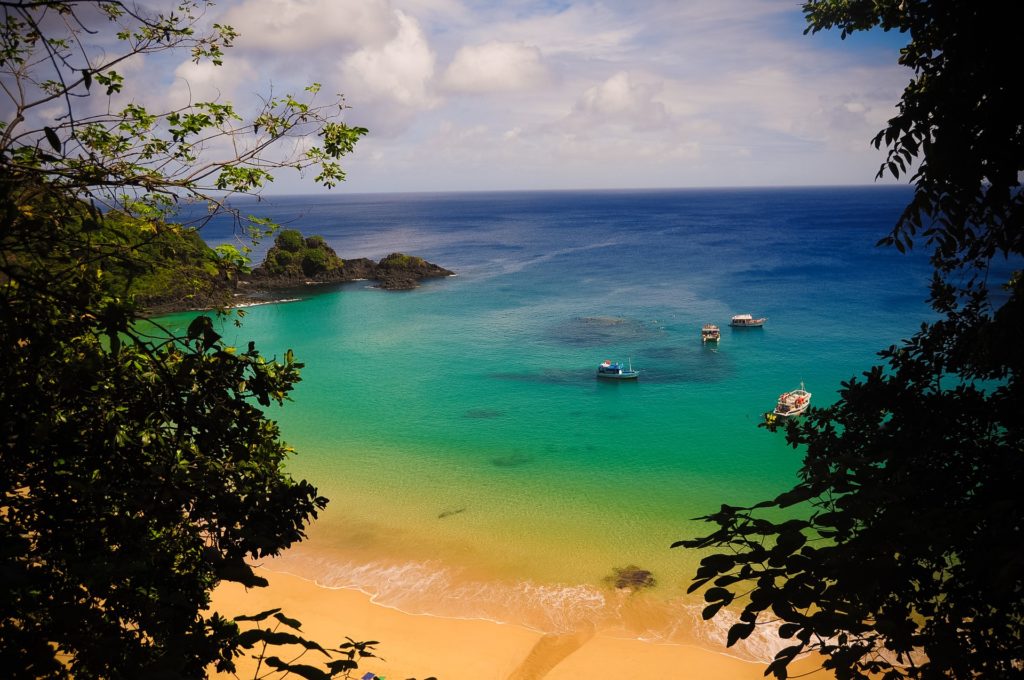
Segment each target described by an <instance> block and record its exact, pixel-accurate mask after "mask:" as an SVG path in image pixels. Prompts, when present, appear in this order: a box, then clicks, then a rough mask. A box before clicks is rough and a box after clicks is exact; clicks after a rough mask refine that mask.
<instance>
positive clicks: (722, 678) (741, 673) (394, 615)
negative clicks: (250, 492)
mask: <svg viewBox="0 0 1024 680" xmlns="http://www.w3.org/2000/svg"><path fill="white" fill-rule="evenodd" d="M260 574H261V575H262V576H264V577H266V578H268V579H269V580H270V584H271V585H270V587H269V588H258V589H253V590H249V591H246V590H245V589H244V588H243V587H242V586H240V585H238V584H234V583H226V584H223V585H221V586H220V587H219V588H218V589H217V590H216V591H215V592H214V597H213V609H214V610H215V611H219V612H220V613H221V614H223V615H225V616H237V615H240V614H255V613H258V612H261V611H265V610H267V609H271V608H274V607H281V608H282V609H283V613H284V614H285V615H287V616H289V617H291V618H294V619H298V620H299V621H301V622H302V634H303V635H304V637H306V639H310V640H315V641H317V642H318V643H320V644H321V645H323V646H325V647H334V646H337V645H339V644H341V643H343V642H345V637H346V636H348V637H350V638H352V639H354V640H357V641H364V640H378V641H379V642H380V644H378V645H377V648H376V653H377V654H378V656H379V657H380V658H368V659H364V660H362V661H360V664H359V670H358V671H356V672H353V674H352V677H354V678H361V677H363V675H364V674H365V673H366V672H372V673H374V674H376V675H377V676H379V677H384V678H387V679H388V680H397V679H405V678H418V679H419V680H423V679H424V678H427V677H431V676H433V677H436V678H438V680H489V679H493V680H541V679H543V680H572V679H576V678H587V679H589V680H602V679H608V680H611V679H613V678H614V679H620V678H679V679H689V678H693V679H694V680H748V679H749V680H756V679H760V678H763V673H764V665H763V664H760V663H750V662H746V661H742V660H739V659H736V658H733V657H730V656H727V655H725V654H722V653H718V652H715V651H712V650H708V649H704V648H702V647H698V646H694V645H675V644H654V643H649V642H644V641H642V640H637V639H627V638H621V637H616V636H615V635H614V634H612V632H611V631H600V630H595V629H593V628H589V629H583V630H579V631H576V632H573V633H569V634H561V635H553V634H552V635H545V634H542V633H539V632H536V631H533V630H529V629H526V628H522V627H519V626H514V625H508V624H499V623H494V622H492V621H483V620H461V619H449V618H440V617H435V616H420V615H413V614H408V613H405V612H402V611H399V610H397V609H392V608H389V607H384V606H381V605H377V604H374V603H373V602H372V601H371V599H370V597H369V596H368V595H365V594H364V593H361V592H359V591H355V590H346V589H328V588H322V587H320V586H317V585H316V584H314V583H311V582H309V581H306V580H303V579H300V578H298V577H296V576H291V575H288V574H281V573H273V572H268V571H266V570H261V571H260ZM282 630H284V629H283V628H282ZM273 654H276V655H278V656H280V657H281V658H284V659H288V658H290V657H288V656H287V655H286V654H283V653H281V650H279V649H278V650H274V651H273V652H271V655H273ZM321 660H325V659H324V657H323V656H322V655H320V654H319V653H318V652H307V653H306V655H305V656H304V657H303V658H302V659H301V661H300V663H309V664H312V665H316V664H317V663H320V662H321ZM237 663H238V665H239V673H238V676H239V677H242V678H245V677H252V672H251V669H252V668H253V667H254V663H255V662H254V661H252V660H251V659H247V658H242V659H239V660H238V661H237ZM816 667H817V663H815V660H814V659H804V660H801V661H800V662H798V664H796V665H793V666H791V669H790V670H791V673H790V675H791V676H795V675H797V674H798V673H806V672H808V671H812V670H813V669H814V668H816ZM245 669H249V672H248V673H246V672H245ZM810 677H813V678H817V679H822V680H824V679H827V678H828V677H830V676H829V675H828V674H826V673H825V672H823V671H818V672H816V673H813V675H811V676H810Z"/></svg>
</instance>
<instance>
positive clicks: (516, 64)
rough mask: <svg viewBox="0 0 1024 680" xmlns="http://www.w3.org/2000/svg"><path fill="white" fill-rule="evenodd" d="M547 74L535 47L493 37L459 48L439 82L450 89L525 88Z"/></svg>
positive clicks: (538, 81)
mask: <svg viewBox="0 0 1024 680" xmlns="http://www.w3.org/2000/svg"><path fill="white" fill-rule="evenodd" d="M547 78H548V73H547V69H546V68H545V66H544V63H543V61H542V59H541V54H540V50H538V49H537V48H536V47H532V46H530V45H526V44H523V43H512V42H499V41H496V40H492V41H489V42H486V43H484V44H482V45H468V46H466V47H462V48H460V49H459V51H458V52H456V53H455V57H454V58H453V59H452V62H451V64H449V65H448V69H447V70H446V71H445V74H444V76H443V78H442V82H443V83H444V85H445V87H446V88H447V89H448V90H451V91H453V92H477V93H486V92H502V91H509V90H523V89H528V88H530V87H534V86H536V85H539V84H542V83H543V82H545V81H546V80H547Z"/></svg>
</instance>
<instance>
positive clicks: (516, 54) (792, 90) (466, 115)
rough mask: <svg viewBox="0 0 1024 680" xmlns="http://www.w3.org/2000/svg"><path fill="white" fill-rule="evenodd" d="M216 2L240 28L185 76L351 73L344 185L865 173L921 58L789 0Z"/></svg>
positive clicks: (292, 80) (847, 179)
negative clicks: (214, 62) (815, 16)
mask: <svg viewBox="0 0 1024 680" xmlns="http://www.w3.org/2000/svg"><path fill="white" fill-rule="evenodd" d="M210 18H211V19H212V20H218V21H224V22H227V23H230V24H231V25H233V26H234V27H235V28H236V29H237V30H238V31H239V32H240V33H241V37H240V38H239V39H238V41H237V43H236V46H235V47H234V48H233V49H232V50H230V51H229V53H228V56H227V59H226V61H225V64H224V66H223V67H222V68H220V69H209V68H197V67H194V66H193V65H191V63H190V62H188V61H184V62H183V63H182V64H180V65H178V66H177V69H176V71H175V77H176V79H177V80H176V83H177V84H176V85H175V87H179V88H180V87H182V84H183V83H184V82H185V81H188V87H189V89H190V90H191V92H192V94H193V95H197V94H198V95H206V94H209V93H211V92H212V93H216V94H219V95H220V96H222V97H223V98H225V99H229V100H232V101H234V102H236V103H237V104H241V105H245V104H246V103H247V102H254V101H255V100H256V95H257V94H259V93H264V94H265V93H266V92H268V91H269V90H270V89H271V88H272V89H273V91H274V92H276V93H283V92H285V91H297V90H299V89H300V88H301V87H302V86H303V85H304V84H306V83H308V82H312V81H317V82H320V83H322V84H323V86H324V89H325V90H326V91H328V92H341V93H344V95H345V97H346V101H347V103H348V104H349V105H350V106H351V109H350V110H349V111H348V112H347V120H348V121H349V122H350V123H353V124H357V125H362V126H364V127H367V128H369V129H370V135H369V136H368V137H367V138H365V139H364V140H363V141H362V142H361V143H360V144H359V147H358V149H357V151H356V153H355V154H354V156H352V157H351V158H350V159H349V160H348V162H347V163H346V165H345V167H346V170H347V172H348V181H347V182H346V183H345V185H343V186H342V187H341V188H340V189H339V190H341V191H350V192H375V191H460V190H492V189H498V190H504V189H510V190H514V189H545V188H549V189H566V188H593V189H600V188H640V187H711V186H786V185H819V184H867V183H871V182H872V181H873V178H874V174H875V171H876V170H877V169H878V166H879V164H880V163H881V162H882V160H883V152H881V151H878V150H876V149H874V148H873V147H872V146H871V145H870V143H869V142H870V139H871V138H872V137H873V136H874V134H875V133H876V132H877V131H878V130H879V129H881V127H882V126H883V125H884V124H885V121H886V120H887V119H888V118H889V117H890V116H891V115H892V114H893V111H894V108H893V106H894V104H895V103H896V101H897V100H898V98H899V96H900V93H901V91H902V89H903V87H904V86H905V85H906V83H907V81H908V80H909V78H910V73H909V72H908V71H906V69H903V68H902V67H899V66H898V65H897V64H896V59H897V56H898V50H899V47H900V46H901V45H902V44H904V42H905V41H904V40H903V39H902V37H901V36H899V35H881V34H879V35H878V36H853V37H851V38H848V39H847V40H845V41H841V40H840V39H839V34H838V32H830V33H823V34H818V35H815V36H809V35H808V36H805V35H803V28H804V21H803V16H802V13H801V11H800V3H799V2H794V1H789V0H786V1H777V0H688V1H674V2H668V1H666V2H660V1H651V2H643V1H639V2H629V1H621V2H620V1H619V0H607V1H605V2H594V1H576V0H565V1H563V2H542V1H529V0H512V1H510V2H478V1H472V0H471V1H460V0H224V1H222V2H220V3H219V4H218V5H217V6H216V7H215V8H214V9H213V10H212V12H211V14H210ZM172 89H173V88H172ZM272 191H273V192H278V193H305V192H312V191H316V187H315V186H314V185H313V183H312V181H311V180H300V178H298V177H295V176H291V175H288V174H286V173H282V174H280V176H279V177H278V181H277V183H276V185H275V187H274V188H273V189H272Z"/></svg>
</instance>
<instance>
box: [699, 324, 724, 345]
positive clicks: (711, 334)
mask: <svg viewBox="0 0 1024 680" xmlns="http://www.w3.org/2000/svg"><path fill="white" fill-rule="evenodd" d="M721 339H722V332H721V331H719V330H718V326H716V325H715V324H713V323H706V324H704V327H703V328H701V329H700V340H701V342H718V341H719V340H721Z"/></svg>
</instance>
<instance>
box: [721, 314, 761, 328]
mask: <svg viewBox="0 0 1024 680" xmlns="http://www.w3.org/2000/svg"><path fill="white" fill-rule="evenodd" d="M767 320H768V317H766V316H762V317H758V318H757V319H755V318H754V317H753V316H751V315H750V314H737V315H735V316H734V317H732V319H731V320H730V321H729V325H730V326H732V327H733V328H760V327H761V326H763V325H764V322H765V321H767Z"/></svg>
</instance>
